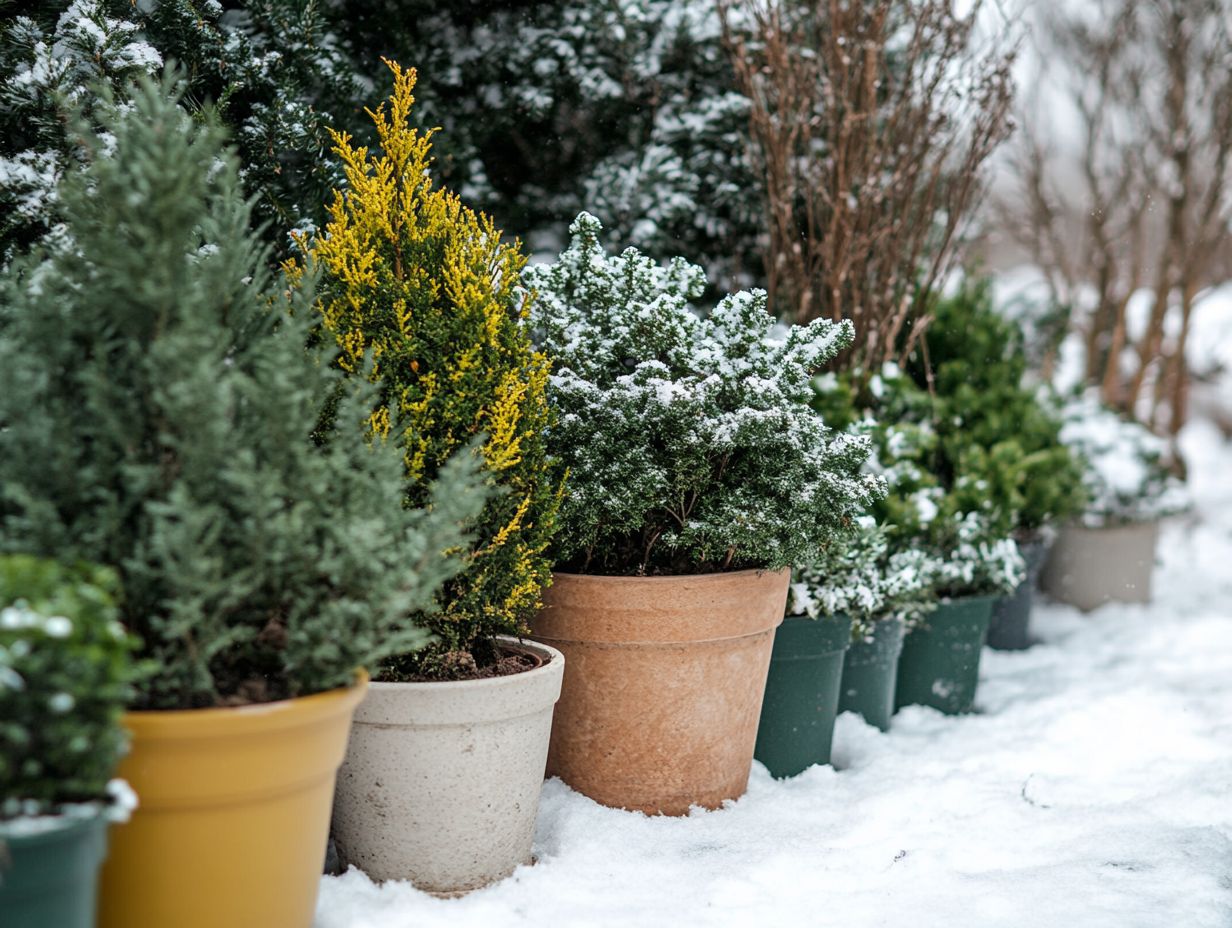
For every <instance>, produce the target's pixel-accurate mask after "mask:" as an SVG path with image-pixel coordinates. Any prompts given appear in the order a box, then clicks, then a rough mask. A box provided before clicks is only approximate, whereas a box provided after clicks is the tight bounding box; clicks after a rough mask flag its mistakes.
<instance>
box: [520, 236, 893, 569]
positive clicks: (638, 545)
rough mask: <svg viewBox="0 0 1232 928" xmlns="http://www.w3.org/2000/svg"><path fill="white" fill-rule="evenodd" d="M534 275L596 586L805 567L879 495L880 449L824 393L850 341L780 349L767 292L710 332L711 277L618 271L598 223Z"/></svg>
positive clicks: (835, 329) (725, 305)
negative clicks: (825, 367) (870, 471)
mask: <svg viewBox="0 0 1232 928" xmlns="http://www.w3.org/2000/svg"><path fill="white" fill-rule="evenodd" d="M570 231H571V232H572V234H573V241H572V244H571V245H570V246H569V248H568V249H567V250H566V251H565V252H564V253H563V254H561V256H560V259H559V261H558V262H557V263H556V264H554V265H550V266H535V267H531V268H528V269H527V270H526V271H525V272H524V283H525V285H526V287H527V288H528V289H529V290H530V291H533V292H534V293H535V294H536V297H535V300H534V303H533V305H532V309H531V319H532V324H533V325H534V327H535V329H536V331H537V336H538V338H539V339H540V341H541V343H542V346H543V348H544V350H545V351H546V353H547V354H548V355H549V357H551V358H552V359H553V363H554V373H553V376H552V380H551V385H550V394H549V395H550V398H551V400H552V402H553V404H554V406H555V408H556V411H557V416H558V424H557V427H556V428H555V429H553V431H552V433H551V442H552V449H551V450H552V452H553V454H554V455H555V456H556V457H557V459H558V461H559V466H560V468H561V469H562V470H567V471H568V486H567V491H566V497H565V500H564V502H563V505H562V508H561V517H560V522H561V533H560V535H559V537H558V541H557V544H558V552H557V553H558V555H559V557H560V560H561V562H562V566H563V567H564V569H575V570H581V571H586V572H601V573H616V574H638V573H694V572H699V571H705V570H715V569H727V568H737V567H757V568H771V569H775V568H780V567H784V566H786V565H788V564H792V563H795V562H800V561H802V560H804V559H806V558H807V557H809V556H810V555H811V554H812V553H813V552H815V551H816V550H817V549H818V548H819V547H820V546H822V545H824V544H825V543H827V542H828V541H830V540H831V539H833V538H835V537H837V536H840V535H841V534H843V533H845V532H846V531H847V530H848V529H849V527H850V525H851V524H852V520H853V519H854V518H855V517H856V516H858V515H859V514H861V513H863V512H864V511H865V510H867V509H868V507H869V506H870V505H871V504H872V502H873V501H874V500H875V499H876V498H877V497H878V496H879V495H880V493H881V492H882V481H881V479H880V478H878V477H876V476H873V475H863V476H861V475H860V474H859V469H860V466H861V464H862V463H863V462H864V460H865V458H866V457H867V455H868V452H869V447H870V446H869V441H868V439H867V438H866V437H863V436H857V435H853V434H844V433H835V432H834V431H832V430H831V429H829V428H828V427H827V426H826V424H825V422H824V421H823V419H822V418H821V416H820V415H818V414H817V413H815V412H813V410H812V409H811V408H810V406H809V400H810V398H811V395H812V391H811V386H810V379H811V377H812V375H813V373H814V372H815V371H816V370H817V369H818V368H819V367H820V366H821V365H822V364H824V363H825V362H826V361H828V360H829V359H830V358H832V357H834V355H835V354H837V353H838V352H839V351H840V350H842V348H843V347H844V346H845V345H847V344H849V343H850V341H851V339H852V330H851V325H850V323H846V322H842V323H835V322H830V321H828V320H818V321H816V322H813V323H811V324H810V325H809V326H807V327H794V328H792V329H791V330H789V332H788V333H787V335H786V337H785V338H782V337H779V336H778V335H777V334H776V327H775V320H774V319H773V317H771V316H770V315H769V313H767V311H766V295H765V293H764V292H762V291H757V290H754V291H750V292H742V293H737V294H734V295H732V296H728V297H726V298H725V299H723V300H722V301H721V302H720V303H719V305H718V306H716V307H715V308H714V310H713V311H712V312H711V313H710V314H709V316H708V317H706V318H702V317H701V316H699V315H697V314H696V313H694V312H693V310H692V308H691V306H690V301H692V300H695V299H697V298H698V297H699V296H700V295H701V293H702V290H703V288H704V287H705V282H706V281H705V275H704V274H703V272H702V271H701V269H700V268H698V267H695V266H693V265H690V264H688V263H687V262H686V261H684V260H683V259H680V258H677V259H675V260H674V261H672V262H671V263H670V264H669V265H667V266H666V267H664V266H660V265H658V264H657V263H656V262H655V261H653V260H652V259H651V258H648V257H646V256H645V255H643V254H641V253H640V252H638V251H637V250H636V249H633V248H629V249H626V250H625V251H624V252H623V253H622V254H620V255H619V256H614V257H613V256H609V255H607V254H606V253H605V251H604V249H603V246H602V244H601V239H600V236H601V233H602V227H601V225H600V223H599V222H598V220H596V219H595V218H594V217H592V216H590V215H589V214H587V213H583V214H582V215H580V216H579V217H578V218H577V220H576V221H575V222H574V223H573V225H572V226H571V229H570Z"/></svg>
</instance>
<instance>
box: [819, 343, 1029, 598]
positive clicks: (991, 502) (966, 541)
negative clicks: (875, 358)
mask: <svg viewBox="0 0 1232 928" xmlns="http://www.w3.org/2000/svg"><path fill="white" fill-rule="evenodd" d="M814 391H815V394H816V396H815V399H814V406H815V408H817V409H818V410H819V411H820V412H821V413H822V415H823V417H824V418H825V419H826V421H827V422H831V423H834V424H836V425H841V426H842V427H846V428H849V429H850V430H852V431H855V432H856V433H858V434H867V435H869V436H870V437H871V439H872V443H873V457H872V459H871V461H870V466H871V469H872V470H874V471H875V472H876V473H878V474H880V475H881V476H882V477H883V478H884V479H885V481H886V485H887V486H888V489H889V492H888V493H887V494H886V495H885V497H884V498H883V499H881V500H879V501H878V502H877V503H876V504H875V505H874V506H873V509H872V512H873V514H874V515H875V517H876V519H877V521H878V522H879V523H880V524H881V525H883V526H884V527H885V529H886V532H887V535H886V539H887V553H888V554H889V555H890V556H891V557H894V556H896V555H900V554H903V553H906V552H915V553H917V554H918V553H919V552H923V553H924V554H925V555H926V559H925V562H924V563H922V564H920V565H918V566H919V569H921V570H923V571H925V572H926V573H927V574H928V578H929V584H930V586H931V589H932V590H933V592H935V593H936V594H937V595H939V596H965V595H982V594H986V593H1007V592H1009V591H1010V590H1012V589H1013V588H1014V587H1015V586H1017V584H1018V583H1019V581H1020V580H1021V579H1022V569H1023V564H1022V559H1021V558H1020V557H1019V555H1018V550H1017V547H1016V546H1015V544H1014V543H1013V541H1012V540H1011V538H1010V537H1009V536H1010V532H1011V530H1012V527H1013V525H1014V520H1015V517H1016V511H1015V510H1013V509H1010V508H1007V506H1006V500H1005V498H1004V496H1002V495H998V494H996V493H995V492H992V491H991V490H990V488H989V487H988V486H987V485H986V484H985V482H984V481H983V479H982V475H981V474H978V473H977V474H972V473H968V472H967V471H965V470H964V469H963V468H964V467H965V466H967V465H968V464H969V463H970V459H969V458H964V459H961V460H951V459H950V458H949V457H948V455H947V453H946V444H945V442H944V440H943V433H944V428H945V423H944V416H943V414H942V413H941V411H940V410H941V404H940V403H939V402H938V401H937V400H936V398H934V397H932V396H930V395H929V394H928V393H927V392H925V391H924V390H923V389H921V388H920V387H918V386H917V385H916V384H915V383H913V382H912V381H911V379H910V378H909V377H907V376H906V375H904V374H903V373H902V372H900V371H898V370H897V369H895V368H893V367H887V368H886V369H885V370H884V371H882V372H881V373H878V374H875V375H873V376H871V377H863V376H860V374H859V373H858V372H848V373H845V374H841V375H837V376H836V375H833V374H830V375H826V376H825V377H821V378H818V379H817V380H816V381H815V382H814ZM816 585H817V584H816V583H814V586H816Z"/></svg>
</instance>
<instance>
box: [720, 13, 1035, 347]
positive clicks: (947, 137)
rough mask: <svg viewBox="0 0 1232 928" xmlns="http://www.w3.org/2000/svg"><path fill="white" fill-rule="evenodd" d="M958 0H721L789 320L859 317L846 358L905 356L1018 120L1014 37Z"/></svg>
mask: <svg viewBox="0 0 1232 928" xmlns="http://www.w3.org/2000/svg"><path fill="white" fill-rule="evenodd" d="M956 6H957V5H956V3H954V2H952V0H866V2H855V0H720V8H721V11H722V14H723V23H724V30H725V37H726V42H727V47H728V49H729V52H730V55H731V59H732V63H733V66H734V68H735V72H736V75H737V78H738V81H739V83H740V85H741V88H742V90H743V92H744V93H745V95H746V96H747V97H749V98H750V100H751V101H752V106H751V115H750V126H751V133H750V135H751V139H752V145H751V149H752V150H751V155H752V158H753V161H754V163H755V164H756V166H757V168H758V169H759V171H760V173H761V175H762V177H763V178H764V186H765V202H766V216H767V221H768V247H767V253H766V273H767V278H768V284H769V290H770V293H771V299H772V301H773V305H775V306H776V307H777V308H778V309H779V310H780V312H782V313H783V314H784V315H786V316H787V317H789V318H791V319H793V320H794V321H797V322H806V321H808V320H810V319H814V318H818V317H829V318H834V319H837V318H840V317H841V318H848V319H851V320H853V322H854V323H855V325H856V332H857V342H856V345H855V346H854V347H853V348H852V350H851V351H850V352H849V353H848V355H847V356H845V357H844V358H842V359H840V363H841V364H843V365H844V366H848V365H849V366H855V367H859V368H862V369H864V370H866V371H868V370H874V369H875V368H876V367H879V366H880V365H881V363H882V362H884V361H887V360H893V359H896V358H898V357H899V356H900V355H901V354H903V353H905V352H907V351H909V350H910V348H911V345H912V343H913V342H914V341H915V340H916V339H917V338H918V337H919V336H920V334H921V333H922V332H923V330H924V328H925V327H926V325H927V324H928V319H929V317H928V312H927V306H928V300H929V297H930V294H931V293H932V292H933V290H934V288H935V286H936V284H937V283H938V281H940V280H941V279H943V278H944V276H945V274H946V273H947V272H948V271H949V270H950V269H951V268H952V267H953V266H954V263H955V261H956V259H957V258H958V256H959V253H960V250H961V249H960V248H959V247H958V246H959V244H960V242H961V240H962V237H963V232H964V229H965V226H966V223H967V222H968V221H969V219H970V217H971V214H972V210H973V208H974V207H975V205H976V204H977V203H978V202H979V200H980V198H981V195H982V193H983V190H984V172H983V170H982V168H983V166H984V164H985V162H986V161H987V159H988V157H989V155H990V154H991V153H992V151H993V150H994V149H995V148H996V147H997V145H998V144H999V143H1000V142H1001V141H1002V140H1003V139H1004V138H1005V137H1006V135H1007V134H1008V132H1009V129H1010V117H1009V109H1010V105H1011V101H1012V87H1011V78H1010V66H1011V62H1012V55H1013V52H1012V49H1008V48H1006V47H1003V46H998V47H989V48H986V49H983V50H982V51H977V50H976V49H975V48H974V46H975V45H976V44H977V43H976V40H975V24H976V19H977V16H978V14H979V4H978V3H976V4H975V6H976V8H975V9H972V10H968V12H967V13H965V14H959V13H958V12H957V10H956Z"/></svg>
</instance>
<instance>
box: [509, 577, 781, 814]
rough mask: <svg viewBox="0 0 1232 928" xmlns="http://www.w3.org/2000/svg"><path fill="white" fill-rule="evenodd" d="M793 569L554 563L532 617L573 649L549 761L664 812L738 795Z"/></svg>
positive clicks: (550, 639) (554, 772) (576, 779)
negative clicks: (717, 570) (641, 571)
mask: <svg viewBox="0 0 1232 928" xmlns="http://www.w3.org/2000/svg"><path fill="white" fill-rule="evenodd" d="M789 579H790V571H788V570H782V571H778V572H774V573H771V572H768V571H752V570H746V571H735V572H731V573H723V574H699V575H695V576H682V577H598V576H583V575H579V574H556V576H555V579H554V581H553V583H552V586H551V587H549V588H548V590H547V591H546V592H545V595H544V609H543V611H542V612H541V613H540V614H539V616H538V617H537V618H536V620H535V622H534V626H533V627H534V633H535V637H536V638H537V639H538V640H540V641H543V642H545V643H547V644H550V645H552V646H553V647H555V648H559V649H560V650H561V651H562V652H564V655H565V658H566V660H567V661H568V663H567V664H566V666H565V684H564V689H563V690H562V693H561V698H560V703H559V705H558V706H557V708H556V721H555V724H554V726H553V728H552V745H551V749H550V750H549V752H548V774H549V775H550V776H559V777H560V778H561V779H562V780H564V781H565V782H566V783H568V784H569V785H570V786H572V787H573V788H574V789H576V790H578V791H579V792H582V793H585V794H586V795H587V796H590V797H591V798H592V799H594V800H596V801H598V802H600V803H602V804H604V805H607V806H615V807H618V808H624V809H633V810H638V811H642V812H648V813H662V814H665V815H684V814H685V813H687V812H688V811H689V807H690V806H694V805H697V806H702V807H703V808H707V809H713V808H716V807H718V806H719V805H721V804H722V803H723V802H724V800H727V799H735V798H737V797H739V796H741V795H742V794H743V793H744V790H745V788H746V787H747V785H748V778H749V770H750V768H751V767H752V762H753V745H754V742H755V741H756V738H757V720H758V717H759V716H760V714H761V705H762V696H763V694H764V692H765V688H766V672H767V670H768V669H769V666H770V652H771V648H772V647H773V644H774V629H775V628H776V627H777V626H778V625H779V623H780V622H782V621H783V610H784V608H785V606H786V603H787V584H788V581H789Z"/></svg>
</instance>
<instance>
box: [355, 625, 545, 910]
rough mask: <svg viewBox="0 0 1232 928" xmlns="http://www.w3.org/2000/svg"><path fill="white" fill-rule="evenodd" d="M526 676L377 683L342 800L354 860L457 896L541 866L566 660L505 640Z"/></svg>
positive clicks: (373, 872)
mask: <svg viewBox="0 0 1232 928" xmlns="http://www.w3.org/2000/svg"><path fill="white" fill-rule="evenodd" d="M502 648H503V649H504V650H505V651H506V652H507V653H509V654H510V655H512V656H514V657H516V658H518V662H519V663H521V664H523V666H524V665H525V661H526V660H527V659H529V660H530V661H531V662H532V663H533V664H534V665H535V666H534V667H533V669H523V670H522V672H518V673H511V674H505V675H501V676H491V677H486V678H476V679H469V680H451V681H444V682H431V683H427V682H419V683H381V682H377V683H373V684H372V686H371V688H370V690H369V692H368V695H367V697H366V698H365V699H364V701H363V703H362V704H361V705H360V707H359V709H358V710H356V713H355V722H354V725H353V726H352V729H351V739H350V744H349V745H348V747H347V755H346V761H345V763H344V764H343V765H342V769H341V770H340V771H339V774H338V787H337V791H336V793H335V796H334V818H333V835H334V841H335V843H336V844H337V848H338V855H339V857H340V858H341V861H342V862H343V863H344V864H353V865H355V866H357V867H359V868H360V869H361V870H363V871H364V872H365V873H367V874H368V876H370V877H371V878H372V879H374V880H409V881H410V882H411V883H413V884H414V885H415V886H417V887H418V888H420V889H423V890H426V891H428V892H432V893H437V894H440V895H454V894H458V893H462V892H467V891H469V890H472V889H477V888H479V887H481V886H485V885H487V884H489V883H492V882H494V881H496V880H500V879H503V878H504V877H506V876H508V875H509V874H510V873H512V872H513V871H514V870H515V869H516V868H517V867H518V866H520V865H521V864H526V863H529V862H530V854H531V842H532V839H533V837H534V831H535V818H536V816H537V814H538V809H539V793H540V790H541V789H542V786H543V775H544V767H545V765H546V761H547V753H548V740H549V737H550V734H551V728H552V711H553V707H554V705H555V703H556V700H557V698H558V697H559V695H560V687H561V680H562V679H563V677H564V673H565V659H564V657H563V656H561V654H560V653H559V652H557V651H555V650H553V649H552V648H547V647H543V646H542V645H537V644H534V643H532V642H525V643H521V644H520V643H518V642H516V641H514V640H513V639H502Z"/></svg>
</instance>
